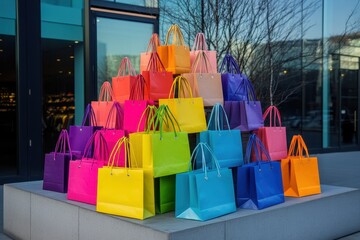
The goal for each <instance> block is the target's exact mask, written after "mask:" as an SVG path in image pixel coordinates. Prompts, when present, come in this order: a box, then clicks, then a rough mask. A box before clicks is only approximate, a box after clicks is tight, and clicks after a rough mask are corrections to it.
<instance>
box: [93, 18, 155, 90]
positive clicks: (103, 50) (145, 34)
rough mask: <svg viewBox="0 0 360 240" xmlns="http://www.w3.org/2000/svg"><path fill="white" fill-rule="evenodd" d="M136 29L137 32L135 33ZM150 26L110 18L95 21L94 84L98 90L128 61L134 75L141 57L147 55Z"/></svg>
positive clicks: (151, 27)
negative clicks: (132, 67) (133, 70)
mask: <svg viewBox="0 0 360 240" xmlns="http://www.w3.org/2000/svg"><path fill="white" fill-rule="evenodd" d="M134 29H136V31H134ZM152 33H153V24H150V23H141V22H133V21H125V20H119V19H112V18H103V17H98V18H97V81H98V86H97V87H98V89H100V87H101V84H102V83H103V82H104V81H110V82H111V79H112V77H114V76H116V75H117V72H118V67H119V64H120V61H121V59H122V58H124V57H128V58H129V59H130V61H131V63H132V64H133V66H134V68H135V69H136V71H137V72H139V69H140V53H141V52H144V51H146V47H147V45H148V42H149V39H150V37H151V34H152Z"/></svg>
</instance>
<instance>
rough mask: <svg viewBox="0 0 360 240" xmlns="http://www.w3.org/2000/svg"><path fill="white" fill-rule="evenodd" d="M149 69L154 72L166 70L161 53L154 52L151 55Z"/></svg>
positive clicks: (147, 68)
mask: <svg viewBox="0 0 360 240" xmlns="http://www.w3.org/2000/svg"><path fill="white" fill-rule="evenodd" d="M146 70H147V71H152V72H165V71H166V68H165V67H164V64H163V63H162V62H161V59H160V57H159V54H158V53H157V52H152V53H151V55H150V59H149V63H148V65H147V67H146Z"/></svg>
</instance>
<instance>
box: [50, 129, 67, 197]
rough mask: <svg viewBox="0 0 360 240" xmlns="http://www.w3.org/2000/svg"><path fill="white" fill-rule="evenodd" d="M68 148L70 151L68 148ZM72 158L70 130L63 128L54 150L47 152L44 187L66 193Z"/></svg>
mask: <svg viewBox="0 0 360 240" xmlns="http://www.w3.org/2000/svg"><path fill="white" fill-rule="evenodd" d="M66 149H68V151H67V150H66ZM70 160H72V154H71V148H70V143H69V135H68V132H67V131H66V130H65V129H63V130H62V131H61V132H60V135H59V138H58V140H57V142H56V146H55V150H54V152H51V153H47V154H45V162H44V181H43V189H44V190H50V191H54V192H61V193H66V192H67V187H68V174H69V161H70Z"/></svg>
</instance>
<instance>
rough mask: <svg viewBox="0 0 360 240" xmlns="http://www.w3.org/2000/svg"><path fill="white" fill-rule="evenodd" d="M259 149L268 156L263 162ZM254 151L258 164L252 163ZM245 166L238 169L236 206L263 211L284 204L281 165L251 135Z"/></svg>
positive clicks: (255, 137)
mask: <svg viewBox="0 0 360 240" xmlns="http://www.w3.org/2000/svg"><path fill="white" fill-rule="evenodd" d="M259 149H260V150H261V151H262V152H264V153H265V155H266V156H267V161H261V160H260V155H261V152H259ZM252 150H254V151H255V154H256V156H257V157H256V162H252V163H250V153H251V151H252ZM244 162H245V164H244V165H243V166H241V167H238V168H237V169H236V174H235V175H236V176H235V182H236V184H235V185H236V189H235V196H236V204H237V206H238V207H240V208H248V209H263V208H267V207H270V206H273V205H276V204H279V203H283V202H284V201H285V199H284V191H283V184H282V175H281V167H280V163H279V162H276V161H270V156H269V155H268V153H267V151H266V149H265V147H264V145H263V144H262V142H261V141H260V139H259V138H258V137H257V136H256V135H255V134H251V135H250V138H249V142H248V145H247V147H246V154H245V159H244Z"/></svg>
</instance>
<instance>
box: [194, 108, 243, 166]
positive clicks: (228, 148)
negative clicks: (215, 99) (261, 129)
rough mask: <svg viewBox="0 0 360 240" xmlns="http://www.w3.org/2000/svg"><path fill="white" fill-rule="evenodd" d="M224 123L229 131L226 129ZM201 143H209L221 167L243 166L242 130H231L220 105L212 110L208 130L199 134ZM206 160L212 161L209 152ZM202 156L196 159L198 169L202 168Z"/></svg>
mask: <svg viewBox="0 0 360 240" xmlns="http://www.w3.org/2000/svg"><path fill="white" fill-rule="evenodd" d="M223 122H225V126H226V128H227V129H224V127H223ZM198 141H199V142H203V143H207V144H208V145H209V147H210V148H211V149H212V151H213V152H214V154H215V157H216V159H217V160H218V161H219V164H220V167H222V168H224V167H237V166H241V165H243V163H244V162H243V159H244V158H243V151H242V140H241V132H240V130H231V129H230V125H229V121H228V118H227V115H226V112H225V110H224V108H223V107H222V105H221V104H220V103H217V104H215V105H214V107H213V108H212V111H211V114H210V117H209V121H208V130H206V131H202V132H200V134H199V139H198ZM205 154H206V159H208V160H211V157H210V155H209V153H208V152H205ZM201 159H202V158H201V156H199V155H198V156H197V158H196V168H197V169H198V168H200V167H201V166H202V163H201Z"/></svg>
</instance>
